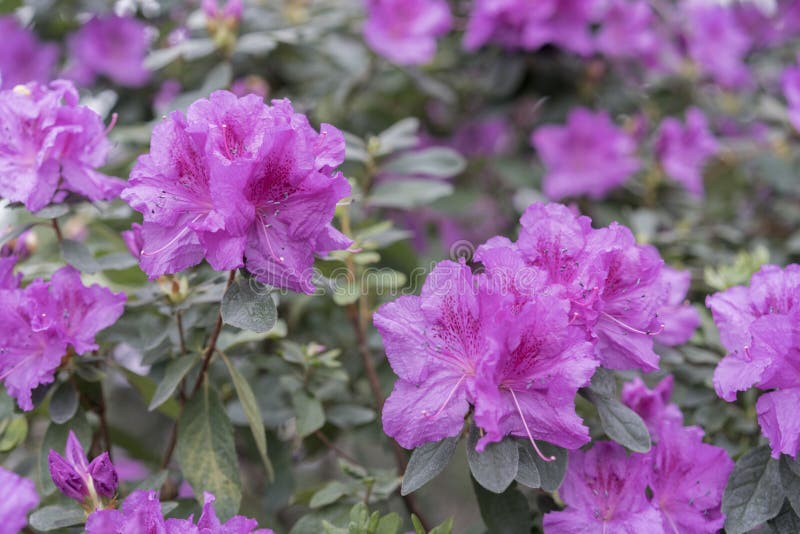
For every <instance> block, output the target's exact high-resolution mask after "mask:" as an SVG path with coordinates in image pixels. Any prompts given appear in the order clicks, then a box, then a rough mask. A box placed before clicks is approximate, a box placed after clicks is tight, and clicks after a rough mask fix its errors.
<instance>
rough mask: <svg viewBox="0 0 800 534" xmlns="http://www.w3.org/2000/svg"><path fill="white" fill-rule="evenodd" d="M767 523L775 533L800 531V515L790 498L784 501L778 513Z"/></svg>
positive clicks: (791, 533) (787, 533)
mask: <svg viewBox="0 0 800 534" xmlns="http://www.w3.org/2000/svg"><path fill="white" fill-rule="evenodd" d="M767 524H768V525H769V526H770V529H771V530H772V532H774V533H775V534H797V533H798V532H800V517H798V516H797V514H796V513H795V511H794V510H793V509H792V505H791V504H789V501H788V499H787V500H786V501H784V502H783V506H782V507H781V511H780V512H778V515H776V516H775V517H773V518H772V519H770V520H769V521H767Z"/></svg>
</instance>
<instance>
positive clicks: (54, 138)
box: [0, 80, 124, 211]
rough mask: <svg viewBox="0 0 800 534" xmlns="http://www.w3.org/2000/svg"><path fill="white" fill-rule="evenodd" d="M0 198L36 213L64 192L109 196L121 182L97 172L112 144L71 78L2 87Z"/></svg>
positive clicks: (95, 114) (109, 197) (100, 121)
mask: <svg viewBox="0 0 800 534" xmlns="http://www.w3.org/2000/svg"><path fill="white" fill-rule="evenodd" d="M0 121H2V123H3V125H4V130H3V132H2V133H0V196H2V197H3V198H6V199H8V200H11V201H13V202H22V203H23V204H25V207H26V208H28V209H29V210H31V211H38V210H40V209H42V208H44V207H45V206H47V205H48V204H49V203H50V202H51V201H53V200H54V199H57V198H60V197H62V196H64V195H65V193H66V192H73V193H77V194H79V195H82V196H84V197H86V198H88V199H89V200H92V201H95V200H109V199H112V198H114V197H116V196H117V195H119V192H120V191H121V190H122V188H123V186H124V182H123V181H122V180H119V179H117V178H112V177H110V176H106V175H105V174H102V173H99V172H97V170H96V169H97V167H100V166H102V165H104V164H105V162H106V157H107V156H108V152H109V150H110V149H111V143H110V142H109V141H108V139H107V138H106V132H105V130H106V128H105V126H104V125H103V121H102V119H101V118H100V116H99V115H98V114H97V113H95V112H94V111H92V110H91V109H89V108H88V107H86V106H80V105H78V93H77V91H76V90H75V88H74V87H73V86H72V84H71V83H70V82H67V81H64V80H58V81H55V82H52V83H51V84H50V85H49V86H44V85H39V84H36V83H31V84H28V85H19V86H17V87H15V88H14V89H13V90H7V91H0Z"/></svg>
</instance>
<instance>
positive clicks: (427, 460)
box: [400, 437, 458, 495]
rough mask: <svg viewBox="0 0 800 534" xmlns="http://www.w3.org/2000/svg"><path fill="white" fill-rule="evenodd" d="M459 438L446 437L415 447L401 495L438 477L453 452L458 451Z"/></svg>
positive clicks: (404, 476) (404, 478) (415, 489)
mask: <svg viewBox="0 0 800 534" xmlns="http://www.w3.org/2000/svg"><path fill="white" fill-rule="evenodd" d="M457 445H458V438H457V437H455V438H445V439H443V440H441V441H437V442H435V443H426V444H425V445H422V446H421V447H417V448H416V449H414V452H413V453H411V458H410V459H409V460H408V466H407V467H406V472H405V474H404V475H403V485H402V487H401V489H400V494H401V495H408V494H409V493H411V492H413V491H417V490H418V489H419V488H421V487H422V486H424V485H425V484H427V483H428V482H430V481H431V480H433V479H434V478H436V476H437V475H438V474H439V473H441V472H442V471H443V470H444V468H445V467H447V464H448V463H450V459H451V458H452V457H453V453H454V452H456V446H457Z"/></svg>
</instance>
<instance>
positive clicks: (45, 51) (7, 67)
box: [0, 15, 58, 89]
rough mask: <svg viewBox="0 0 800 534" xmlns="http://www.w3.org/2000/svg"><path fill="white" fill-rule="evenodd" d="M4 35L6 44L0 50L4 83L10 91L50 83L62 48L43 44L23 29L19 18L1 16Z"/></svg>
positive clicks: (0, 30) (0, 79) (0, 68)
mask: <svg viewBox="0 0 800 534" xmlns="http://www.w3.org/2000/svg"><path fill="white" fill-rule="evenodd" d="M0 33H2V35H5V36H6V37H5V39H6V41H5V43H4V44H3V46H2V47H0V82H2V86H3V87H6V88H9V89H10V88H12V87H14V86H16V85H24V84H26V83H29V82H40V83H46V82H48V81H49V80H50V75H51V74H52V72H53V67H55V64H56V61H58V47H57V46H56V45H53V44H44V43H42V42H40V41H39V39H38V38H37V37H36V34H34V33H33V32H32V31H30V30H28V29H25V28H22V27H21V26H20V25H19V22H18V21H17V19H16V18H15V17H13V16H10V15H7V16H4V17H0Z"/></svg>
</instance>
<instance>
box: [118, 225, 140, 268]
mask: <svg viewBox="0 0 800 534" xmlns="http://www.w3.org/2000/svg"><path fill="white" fill-rule="evenodd" d="M122 240H123V241H124V242H125V246H126V247H128V251H129V252H130V253H131V256H133V257H134V258H136V259H137V260H138V259H141V257H142V247H144V239H143V238H142V225H141V224H139V223H133V224H132V225H131V229H130V230H125V231H124V232H122Z"/></svg>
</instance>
